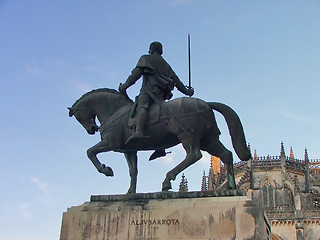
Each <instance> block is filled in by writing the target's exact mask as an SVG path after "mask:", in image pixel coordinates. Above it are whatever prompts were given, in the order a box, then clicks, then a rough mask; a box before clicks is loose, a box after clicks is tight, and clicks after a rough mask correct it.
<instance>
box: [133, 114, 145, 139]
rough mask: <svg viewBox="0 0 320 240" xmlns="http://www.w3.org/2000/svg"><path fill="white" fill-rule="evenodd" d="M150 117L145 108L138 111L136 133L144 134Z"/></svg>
mask: <svg viewBox="0 0 320 240" xmlns="http://www.w3.org/2000/svg"><path fill="white" fill-rule="evenodd" d="M147 119H148V111H147V109H145V108H140V111H138V114H137V127H136V133H135V135H136V136H137V137H138V136H144V127H145V125H146V122H147Z"/></svg>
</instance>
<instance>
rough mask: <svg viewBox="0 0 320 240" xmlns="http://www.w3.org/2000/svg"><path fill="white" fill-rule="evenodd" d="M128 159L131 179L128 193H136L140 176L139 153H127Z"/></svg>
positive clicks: (125, 154)
mask: <svg viewBox="0 0 320 240" xmlns="http://www.w3.org/2000/svg"><path fill="white" fill-rule="evenodd" d="M124 156H125V157H126V160H127V163H128V166H129V174H130V177H131V181H130V188H129V189H128V192H127V193H136V190H137V175H138V167H137V162H138V158H137V152H136V151H135V152H126V153H124Z"/></svg>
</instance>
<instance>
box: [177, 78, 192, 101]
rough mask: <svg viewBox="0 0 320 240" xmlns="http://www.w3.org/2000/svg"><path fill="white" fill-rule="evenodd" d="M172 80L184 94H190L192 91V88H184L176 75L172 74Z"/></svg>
mask: <svg viewBox="0 0 320 240" xmlns="http://www.w3.org/2000/svg"><path fill="white" fill-rule="evenodd" d="M172 80H173V81H174V85H175V86H176V88H177V89H178V90H179V91H180V92H182V93H183V94H185V95H188V96H192V95H193V93H194V91H193V89H192V88H186V87H185V86H184V85H183V83H182V82H181V81H180V79H179V78H178V76H177V75H174V76H173V77H172Z"/></svg>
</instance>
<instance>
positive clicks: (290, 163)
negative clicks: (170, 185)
mask: <svg viewBox="0 0 320 240" xmlns="http://www.w3.org/2000/svg"><path fill="white" fill-rule="evenodd" d="M234 172H235V180H236V184H237V187H238V188H239V189H240V190H241V191H242V193H243V195H247V196H248V197H250V198H252V199H256V200H257V201H259V202H260V204H261V205H262V206H264V209H265V213H266V216H267V218H268V220H269V223H270V226H271V231H272V239H273V240H277V239H281V240H293V239H297V240H302V239H304V240H305V239H312V240H319V239H320V160H319V159H317V160H309V157H308V153H307V150H305V156H304V159H303V160H298V159H295V158H294V154H293V150H292V148H290V156H286V154H285V150H284V146H283V143H281V151H280V155H279V156H269V155H268V156H264V157H258V156H257V153H256V151H255V152H254V157H253V159H252V160H249V161H248V162H239V163H235V164H234ZM225 185H226V171H225V168H224V166H223V164H222V163H221V161H220V159H219V158H216V157H214V156H212V157H211V166H210V169H209V172H208V174H207V175H206V173H205V172H204V173H203V177H202V184H201V191H214V190H219V189H223V188H224V187H225ZM179 191H188V186H187V180H186V178H185V176H184V175H182V180H181V183H180V188H179Z"/></svg>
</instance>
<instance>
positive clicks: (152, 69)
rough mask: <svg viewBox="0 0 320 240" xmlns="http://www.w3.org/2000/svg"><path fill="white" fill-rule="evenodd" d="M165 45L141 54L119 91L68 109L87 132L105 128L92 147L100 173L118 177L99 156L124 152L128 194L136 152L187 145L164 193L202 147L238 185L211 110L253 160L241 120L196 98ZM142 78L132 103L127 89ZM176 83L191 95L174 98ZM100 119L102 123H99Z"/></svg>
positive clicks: (97, 94)
mask: <svg viewBox="0 0 320 240" xmlns="http://www.w3.org/2000/svg"><path fill="white" fill-rule="evenodd" d="M162 52H163V51H162V45H161V43H159V42H153V43H151V44H150V47H149V52H148V53H149V54H148V55H143V56H141V57H140V59H139V61H138V63H137V65H136V67H135V68H134V69H133V71H132V73H131V75H130V76H129V77H128V79H127V80H126V82H125V83H124V84H120V86H119V89H118V91H116V90H114V89H107V88H103V89H97V90H93V91H91V92H88V93H86V94H84V95H83V96H82V97H81V98H79V99H78V100H77V101H76V102H75V103H74V104H73V105H72V107H70V108H68V109H69V116H70V117H72V116H75V118H76V119H77V120H78V121H79V122H80V124H81V125H82V126H83V127H84V128H85V129H86V131H87V132H88V134H95V133H96V132H98V131H100V135H101V141H100V142H99V143H97V144H96V145H94V146H93V147H91V148H89V149H88V150H87V155H88V157H89V159H90V160H91V161H92V163H93V164H94V166H95V167H96V169H97V170H98V172H100V173H103V174H105V175H106V176H113V175H114V174H113V171H112V169H111V167H109V166H106V165H105V164H102V163H101V162H100V161H99V160H98V158H97V154H99V153H102V152H108V151H115V152H120V153H124V155H125V158H126V160H127V163H128V166H129V174H130V177H131V182H130V187H129V190H128V193H136V186H137V173H138V168H137V160H138V159H137V151H145V150H154V152H153V154H152V155H151V156H150V159H149V160H153V159H156V158H159V157H163V156H165V155H166V152H165V149H166V148H170V147H173V146H175V145H178V144H180V143H181V144H182V146H183V148H184V149H185V151H186V156H185V158H184V160H182V161H181V162H180V163H179V164H178V165H177V166H176V167H175V168H173V169H172V170H171V171H169V172H168V173H167V174H166V177H165V179H164V181H163V183H162V191H168V190H170V189H171V181H173V180H175V179H176V176H177V175H178V174H179V173H180V172H181V171H183V170H184V169H186V168H188V167H189V166H190V165H192V164H194V163H195V162H197V161H198V160H199V159H201V157H202V154H201V151H206V152H208V153H209V154H210V155H214V156H216V157H219V158H220V159H221V161H222V162H223V163H224V164H225V166H226V169H227V182H228V184H227V187H228V188H229V189H235V188H236V184H235V179H234V172H233V158H232V153H231V152H230V151H229V150H228V149H226V148H225V147H224V145H223V144H222V143H221V142H220V140H219V135H220V131H219V129H218V126H217V122H216V119H215V116H214V113H213V111H212V110H215V111H218V112H219V113H221V114H222V115H223V116H224V118H225V120H226V122H227V125H228V129H229V133H230V136H231V140H232V145H233V148H234V150H235V152H236V154H237V155H238V157H239V158H240V159H241V160H243V161H248V160H249V159H250V158H251V153H250V150H249V149H248V147H247V144H246V139H245V135H244V131H243V127H242V124H241V121H240V119H239V117H238V115H237V114H236V112H235V111H233V110H232V109H231V108H230V107H228V106H227V105H225V104H222V103H218V102H205V101H203V100H201V99H198V98H192V97H191V96H192V95H193V94H194V90H193V88H191V87H190V86H188V87H186V86H184V85H183V83H182V82H181V81H180V79H179V78H178V76H177V75H176V74H175V73H174V71H173V70H172V68H171V67H170V65H169V64H168V63H167V62H166V61H165V60H164V58H163V57H162V56H161V55H162ZM141 77H142V79H143V82H142V87H141V90H140V94H139V95H138V96H137V97H136V99H135V101H134V102H133V101H132V100H131V99H130V98H129V97H128V95H127V93H126V89H127V88H128V87H130V86H131V85H133V84H134V83H135V82H136V81H137V80H138V79H140V78H141ZM174 87H176V88H177V89H178V90H179V91H180V92H182V93H184V94H185V95H187V96H189V97H181V98H177V99H173V100H170V99H171V98H172V90H173V89H174ZM96 118H97V119H98V121H99V122H100V126H98V125H97V123H96Z"/></svg>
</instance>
